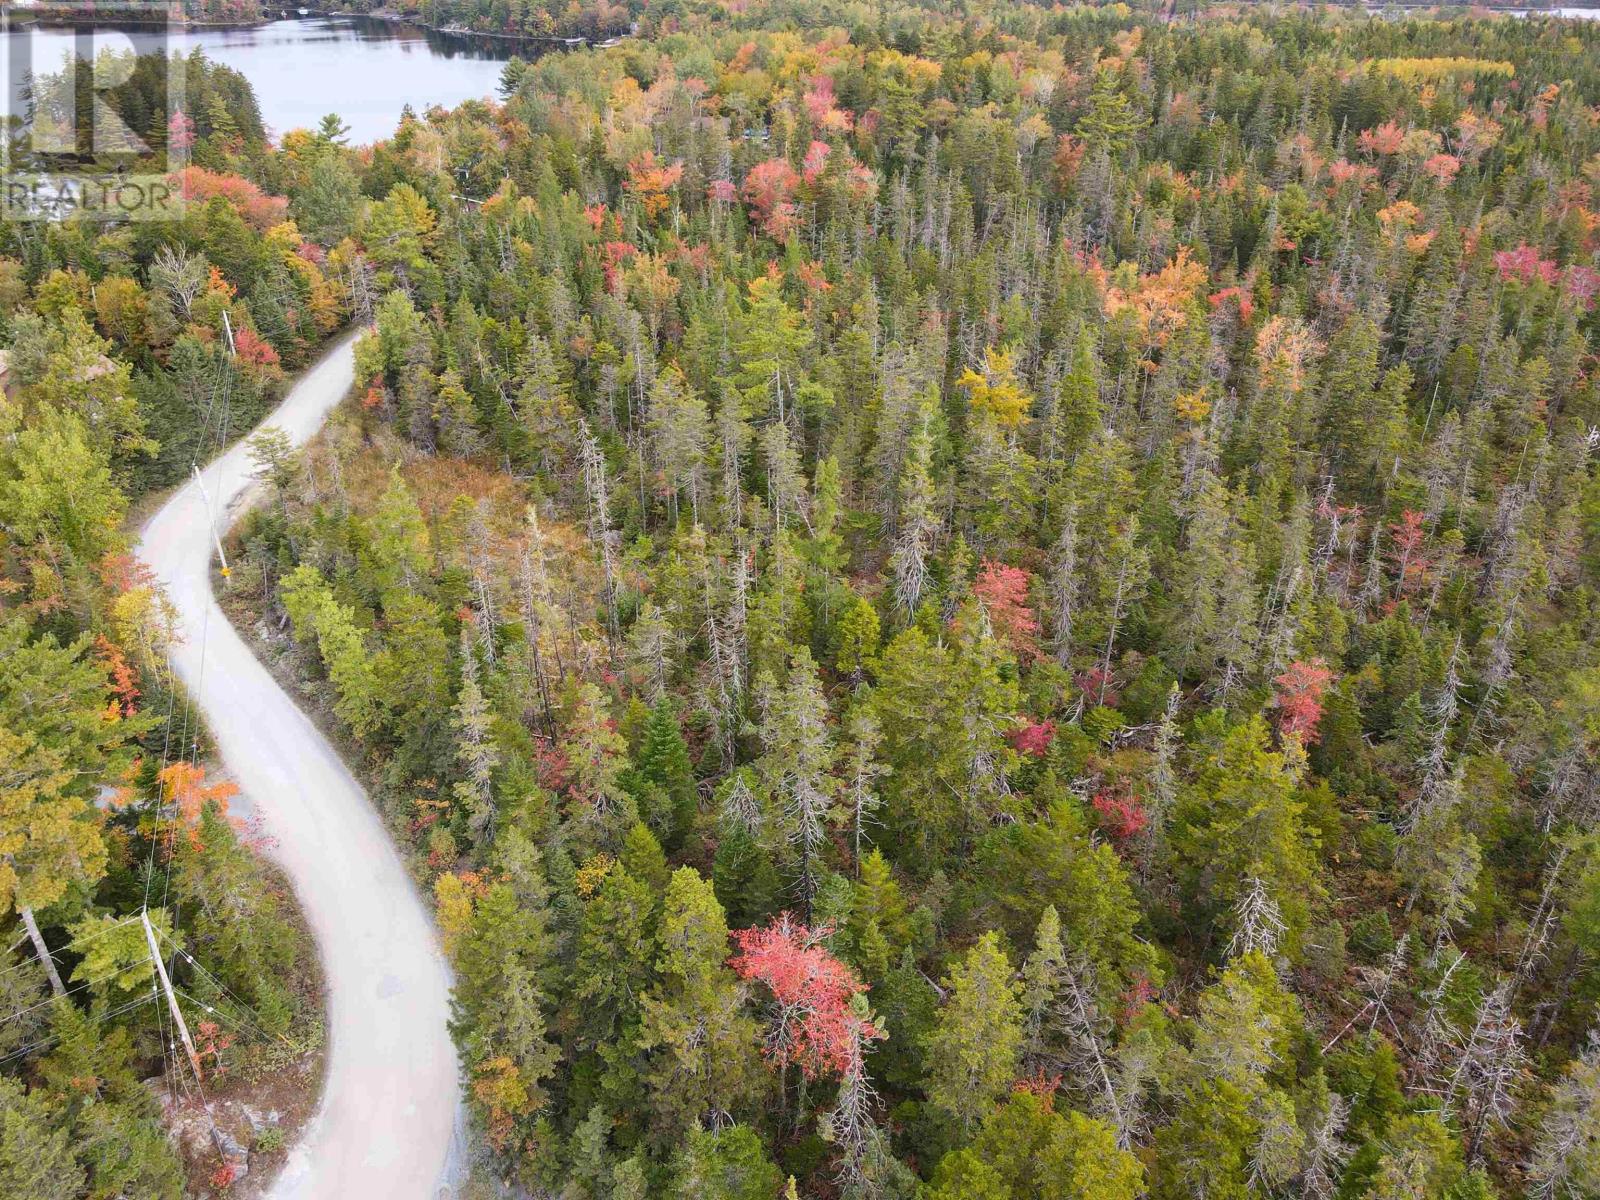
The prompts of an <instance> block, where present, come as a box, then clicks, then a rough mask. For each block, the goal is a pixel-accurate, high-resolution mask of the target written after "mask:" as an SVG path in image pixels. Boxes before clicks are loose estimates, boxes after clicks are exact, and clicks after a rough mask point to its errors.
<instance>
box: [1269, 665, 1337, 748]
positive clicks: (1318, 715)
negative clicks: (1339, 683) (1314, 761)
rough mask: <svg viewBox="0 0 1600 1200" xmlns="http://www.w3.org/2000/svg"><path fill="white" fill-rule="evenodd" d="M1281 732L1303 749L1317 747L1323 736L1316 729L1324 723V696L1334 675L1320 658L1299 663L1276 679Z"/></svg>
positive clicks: (1275, 701) (1276, 701) (1291, 666)
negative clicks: (1293, 739) (1298, 742)
mask: <svg viewBox="0 0 1600 1200" xmlns="http://www.w3.org/2000/svg"><path fill="white" fill-rule="evenodd" d="M1272 682H1273V683H1275V684H1277V685H1278V694H1277V698H1276V699H1275V700H1274V701H1273V703H1274V704H1275V705H1276V706H1277V709H1278V728H1279V730H1280V731H1281V732H1282V733H1283V736H1284V737H1289V736H1291V735H1293V736H1294V737H1297V738H1299V739H1300V741H1301V743H1302V744H1303V745H1307V746H1311V745H1315V744H1316V743H1317V742H1318V741H1320V740H1321V738H1322V734H1321V733H1320V732H1319V731H1318V729H1317V725H1318V724H1319V723H1320V722H1321V720H1322V694H1323V692H1324V691H1326V690H1327V687H1328V684H1330V683H1332V682H1333V672H1332V671H1330V670H1329V669H1328V668H1327V666H1326V665H1325V664H1324V663H1323V661H1322V659H1320V658H1313V659H1311V660H1310V661H1309V662H1302V661H1296V662H1292V663H1290V664H1289V669H1288V670H1286V671H1285V672H1284V673H1283V674H1282V675H1278V676H1276V677H1275V678H1274V679H1273V681H1272Z"/></svg>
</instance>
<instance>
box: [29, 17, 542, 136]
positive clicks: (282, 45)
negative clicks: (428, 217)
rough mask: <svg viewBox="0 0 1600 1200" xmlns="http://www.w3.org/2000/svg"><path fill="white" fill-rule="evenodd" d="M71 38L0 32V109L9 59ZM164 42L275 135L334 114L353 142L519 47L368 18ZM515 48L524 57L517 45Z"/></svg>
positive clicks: (44, 61)
mask: <svg viewBox="0 0 1600 1200" xmlns="http://www.w3.org/2000/svg"><path fill="white" fill-rule="evenodd" d="M75 40H77V41H79V42H80V45H79V50H78V52H79V54H80V55H81V54H84V53H85V50H84V49H83V45H82V44H81V43H82V41H83V40H84V39H82V38H81V36H80V37H79V38H77V39H75V37H74V33H73V31H72V30H70V29H33V30H28V31H26V32H20V31H16V30H12V31H10V32H7V33H4V34H0V70H4V71H6V72H7V74H8V78H7V79H6V85H7V86H6V88H5V90H4V92H3V93H0V98H3V99H4V102H5V104H6V108H5V109H4V110H0V111H4V112H11V111H15V110H16V108H17V107H18V105H17V87H18V85H19V84H20V82H21V81H20V79H18V78H15V76H16V75H18V74H19V73H20V67H19V66H18V64H25V63H26V62H27V60H28V58H29V56H30V55H31V58H32V62H33V65H34V68H35V69H36V70H40V71H46V70H54V69H56V68H58V67H59V65H60V63H61V62H62V58H63V56H64V55H65V54H66V53H67V52H68V51H69V50H71V49H72V48H73V45H74V42H75ZM166 44H167V45H168V46H170V47H171V48H172V49H174V50H179V51H182V52H184V53H187V52H188V51H189V50H191V49H193V48H194V47H196V46H198V47H200V49H202V50H203V51H204V52H205V55H206V57H207V58H209V59H211V60H212V61H214V62H219V63H223V64H225V65H227V66H230V67H233V68H234V69H235V70H237V71H240V72H242V73H243V74H244V76H245V78H246V79H248V80H249V81H250V84H251V86H252V87H254V88H255V93H256V99H257V100H258V101H259V103H260V105H261V117H262V120H264V121H265V122H266V123H267V126H268V128H269V129H270V130H271V131H272V132H273V133H274V134H275V135H282V134H284V133H286V132H288V131H289V130H291V129H299V128H312V127H315V125H316V124H317V122H318V121H320V120H321V119H322V116H323V114H325V113H329V112H337V113H338V114H339V115H340V116H341V117H343V118H344V120H345V123H346V124H347V125H349V126H350V140H351V142H352V143H360V142H374V141H377V140H379V139H380V138H385V137H388V136H389V135H390V134H392V133H393V132H394V127H395V125H396V124H397V123H398V121H399V119H400V110H401V109H402V108H404V107H405V106H406V105H407V104H410V105H411V106H412V108H414V109H416V110H417V111H418V112H421V111H422V110H423V109H424V108H426V107H428V106H429V105H431V104H443V105H445V106H447V107H452V106H454V105H457V104H460V103H461V102H462V101H463V100H478V99H482V98H483V97H485V96H491V95H493V94H494V93H495V90H496V88H497V87H498V85H499V82H500V68H501V66H502V65H503V64H504V63H505V61H506V60H507V59H508V58H510V57H511V55H512V53H513V51H514V50H516V49H518V48H517V47H515V46H514V45H513V44H512V43H510V42H502V41H495V40H493V39H486V38H470V37H459V36H454V35H443V34H435V33H429V32H426V31H424V30H420V29H415V28H411V27H408V26H403V25H398V24H395V23H393V22H390V21H379V20H374V19H372V18H370V17H308V18H303V19H299V20H293V21H274V22H273V23H271V24H270V25H263V26H260V27H259V28H254V29H203V30H195V31H192V32H189V33H185V34H181V35H175V36H174V37H173V38H172V39H171V40H170V41H168V42H167V43H166ZM101 47H110V48H111V49H114V50H127V49H130V48H133V49H137V50H139V51H140V52H141V53H143V52H147V51H149V50H151V49H158V48H160V43H158V42H157V41H156V40H155V39H153V38H152V37H151V36H150V35H148V34H145V33H137V32H118V31H114V30H99V31H96V32H95V33H94V34H93V49H90V50H89V51H88V53H89V54H94V53H97V52H98V50H99V48H101ZM520 53H521V54H522V56H523V57H524V58H527V57H530V52H529V51H528V49H526V48H521V50H520Z"/></svg>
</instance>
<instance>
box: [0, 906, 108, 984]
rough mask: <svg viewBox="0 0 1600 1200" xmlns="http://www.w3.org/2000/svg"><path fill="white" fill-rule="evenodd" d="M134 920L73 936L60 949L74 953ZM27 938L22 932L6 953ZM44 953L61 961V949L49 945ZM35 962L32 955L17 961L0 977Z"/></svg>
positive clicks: (0, 974)
mask: <svg viewBox="0 0 1600 1200" xmlns="http://www.w3.org/2000/svg"><path fill="white" fill-rule="evenodd" d="M136 920H138V918H137V917H123V918H122V920H120V921H118V922H116V924H114V925H107V926H106V927H105V928H104V929H101V930H98V931H96V932H95V933H91V934H90V935H89V936H88V937H86V938H73V939H72V941H70V942H68V943H67V944H66V945H65V946H64V947H62V950H71V951H73V952H74V953H76V952H77V948H78V947H79V946H87V945H88V944H89V943H90V942H94V941H98V940H99V939H100V938H103V937H105V936H106V934H108V933H112V932H115V931H116V930H118V929H121V928H122V927H123V926H124V925H126V924H127V923H128V922H129V921H136ZM27 938H28V935H27V934H23V935H22V936H21V937H20V938H18V939H17V940H16V941H15V942H13V943H12V944H11V947H10V950H7V951H6V953H8V954H9V953H10V952H11V950H15V949H16V948H17V947H18V946H20V945H22V943H23V942H25V941H26V940H27ZM45 953H46V954H48V955H49V956H50V957H51V959H53V960H54V961H55V962H57V963H61V957H60V955H61V951H60V950H52V949H50V947H49V946H46V947H45ZM36 962H39V959H38V958H37V957H34V958H30V959H25V960H24V961H22V962H19V963H17V964H15V965H14V966H10V967H7V968H6V969H5V970H3V971H0V979H4V978H5V977H6V976H7V975H10V974H12V973H14V972H16V971H23V970H26V969H27V968H28V967H30V966H32V965H33V964H34V963H36ZM39 965H41V966H43V965H44V964H43V963H40V964H39ZM62 965H63V966H65V965H66V964H65V963H62Z"/></svg>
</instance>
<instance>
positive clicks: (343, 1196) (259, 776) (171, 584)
mask: <svg viewBox="0 0 1600 1200" xmlns="http://www.w3.org/2000/svg"><path fill="white" fill-rule="evenodd" d="M354 344H355V340H354V338H353V337H350V338H346V339H344V340H342V341H341V342H340V343H339V344H338V345H337V346H335V347H334V348H333V349H332V350H331V351H329V352H328V354H327V355H326V356H325V357H324V358H323V359H322V360H321V361H320V362H318V363H317V364H316V365H315V366H314V367H312V368H311V369H310V370H309V371H307V372H306V374H305V375H304V376H303V377H302V378H301V379H300V381H299V383H297V384H296V385H295V387H294V388H293V390H292V391H290V393H289V395H288V396H287V397H286V398H285V400H284V401H283V403H282V404H281V405H279V406H278V408H277V409H276V410H275V411H274V412H273V413H272V414H271V415H270V416H268V417H267V419H266V420H265V421H264V422H263V424H264V425H275V426H277V427H278V428H279V429H282V430H284V431H285V432H286V433H287V434H289V436H290V438H292V439H293V441H294V442H295V444H297V445H299V444H303V443H304V442H306V441H307V440H309V439H310V437H311V436H312V435H313V434H314V433H315V432H316V431H317V429H318V428H319V427H320V426H321V425H322V422H323V421H324V419H326V417H327V415H328V413H329V412H330V411H332V409H333V408H334V407H335V406H336V405H337V404H338V403H339V401H340V400H342V399H343V398H344V396H345V394H346V393H347V392H348V391H349V388H350V384H351V380H352V377H353V375H354V370H355V366H354V353H353V349H354ZM202 475H203V478H204V480H205V492H206V493H208V494H209V497H210V507H209V511H210V512H212V513H215V514H216V515H217V522H218V525H219V526H220V527H223V528H226V526H227V525H228V524H229V523H230V522H231V521H232V519H233V517H234V515H235V513H234V509H235V507H236V506H238V505H239V504H240V502H241V500H242V499H243V498H244V496H245V493H246V491H247V489H248V487H249V485H250V484H251V482H252V480H251V477H250V461H249V455H248V452H247V450H246V448H245V445H244V443H243V442H241V443H239V444H238V445H236V446H234V447H233V448H232V449H231V450H229V451H228V452H227V453H226V454H224V455H223V456H222V457H221V458H219V459H217V460H216V461H214V462H213V463H212V464H211V465H210V466H209V467H207V468H206V469H205V471H204V472H203V473H202ZM212 552H213V551H212V534H211V519H210V517H209V516H208V506H207V504H206V500H205V498H204V496H203V495H202V493H201V490H200V489H199V488H198V487H197V486H196V485H195V483H194V481H193V480H192V479H191V480H190V482H189V484H188V485H187V486H186V487H184V488H182V489H181V490H179V491H178V492H177V494H175V495H174V496H173V497H172V498H171V499H170V500H168V501H167V503H166V504H165V505H164V506H163V507H162V508H161V510H160V511H159V512H158V513H156V515H155V516H154V517H152V518H151V519H150V521H149V523H148V524H147V525H146V526H145V528H144V531H143V534H142V536H141V540H140V544H139V556H140V557H141V558H142V559H143V560H144V561H145V562H146V563H148V564H149V565H150V567H151V568H152V569H153V570H154V572H155V574H156V577H157V578H158V579H160V580H161V582H162V583H163V584H165V585H166V589H167V595H168V596H169V597H170V598H171V600H172V603H173V605H174V606H175V607H176V609H177V612H178V622H179V628H180V630H181V633H182V637H183V642H182V644H181V645H179V646H178V647H176V649H175V650H174V653H173V658H174V661H175V662H176V666H177V671H178V675H179V676H180V678H182V680H183V681H184V683H185V684H186V685H187V686H188V687H189V688H190V690H191V691H192V692H193V694H194V695H195V696H196V697H197V698H198V702H199V705H200V708H201V710H202V711H203V712H204V713H205V719H206V721H207V722H208V723H209V725H210V728H211V730H212V731H213V733H214V734H215V736H216V741H217V746H218V748H219V750H220V751H221V754H222V758H223V761H224V762H225V763H226V764H227V766H228V768H229V770H230V771H231V773H232V774H233V776H234V778H235V779H236V780H237V781H238V784H239V786H240V788H241V789H242V791H243V793H244V799H245V800H246V801H247V802H248V804H249V805H250V807H251V808H252V809H253V810H254V811H255V812H256V813H258V814H259V815H260V818H261V822H262V826H263V829H264V832H265V833H266V834H267V835H268V836H269V837H270V838H271V839H272V841H273V844H274V848H273V850H272V856H273V858H274V859H275V860H276V861H277V862H278V863H280V864H281V865H282V867H283V869H284V870H285V871H286V872H287V873H288V876H289V879H290V880H291V881H292V882H293V884H294V888H295V892H296V894H297V895H298V897H299V900H300V904H301V906H302V908H303V909H304V910H305V914H306V919H307V920H308V922H309V923H310V926H311V932H312V933H313V934H314V935H315V937H316V940H317V947H318V950H319V952H320V954H321V957H322V964H323V969H324V971H325V974H326V978H327V986H328V1066H327V1078H326V1080H325V1083H324V1091H323V1097H322V1104H321V1107H320V1108H319V1110H318V1112H317V1115H316V1117H315V1118H314V1119H313V1120H312V1122H311V1123H310V1124H309V1125H308V1126H307V1128H306V1132H305V1134H304V1136H303V1137H302V1139H301V1141H300V1144H299V1145H298V1146H297V1147H296V1148H295V1149H294V1150H293V1151H292V1152H291V1153H290V1155H289V1160H288V1163H287V1164H286V1165H285V1167H284V1169H283V1172H282V1174H281V1175H280V1176H279V1177H278V1179H277V1181H276V1182H275V1184H274V1185H273V1187H272V1190H271V1192H270V1195H271V1196H272V1197H273V1198H274V1200H359V1198H362V1197H377V1198H381V1200H413V1198H415V1200H435V1198H436V1197H439V1196H448V1195H450V1194H451V1193H452V1190H453V1189H452V1184H453V1177H454V1175H455V1170H454V1163H455V1161H456V1160H457V1158H458V1155H457V1154H456V1152H455V1149H454V1143H455V1129H456V1125H457V1115H458V1108H459V1096H460V1087H459V1081H458V1078H457V1071H456V1056H455V1049H454V1047H453V1046H452V1045H451V1042H450V1037H449V1033H448V1032H447V1030H446V1028H445V1021H446V1019H447V1017H448V1013H449V1004H448V998H449V972H448V968H447V966H446V964H445V961H444V957H443V955H442V954H441V952H440V949H439V943H438V939H437V938H436V937H435V935H434V930H433V926H432V924H431V922H430V921H429V919H428V916H427V914H426V912H425V911H424V910H423V907H422V903H421V901H420V900H419V899H418V896H417V893H416V890H415V889H414V888H413V886H412V884H411V881H410V879H409V878H408V877H407V875H406V873H405V870H404V868H403V867H402V865H401V862H400V859H399V857H398V855H397V854H396V852H395V849H394V847H393V845H392V844H391V843H390V840H389V835H388V833H387V831H386V830H385V829H384V827H383V824H382V822H381V821H380V819H379V818H378V815H377V813H376V811H375V810H374V809H373V807H372V804H371V802H370V801H369V800H368V799H367V796H366V793H365V792H364V791H363V790H362V787H361V785H360V784H359V783H357V782H356V780H355V778H354V777H353V776H352V775H351V774H350V772H349V770H347V769H346V767H345V765H344V763H343V762H342V761H341V760H340V758H339V756H338V754H337V753H335V752H334V749H333V747H332V746H331V745H329V744H328V741H327V739H325V738H324V737H323V736H322V734H321V733H320V732H319V731H318V730H317V728H316V726H314V725H313V724H312V723H311V721H310V720H308V719H307V718H306V716H305V714H304V713H302V712H301V711H300V710H299V708H297V707H296V705H295V703H294V701H293V700H291V699H290V698H289V697H288V695H286V694H285V693H284V691H283V689H282V688H280V687H279V686H278V684H277V683H276V682H275V681H274V680H273V678H272V676H271V675H270V674H268V672H267V670H266V668H265V667H263V666H262V665H261V664H260V663H259V662H257V661H256V660H255V658H254V656H252V655H251V653H250V651H249V649H248V648H247V647H246V646H245V644H244V642H243V640H241V639H240V637H239V635H238V634H237V633H236V632H235V631H234V629H233V627H232V626H231V625H229V624H228V621H227V618H226V617H224V616H223V614H222V610H221V609H220V608H218V607H217V602H216V600H215V598H214V597H213V596H212V594H211V580H210V563H211V556H212Z"/></svg>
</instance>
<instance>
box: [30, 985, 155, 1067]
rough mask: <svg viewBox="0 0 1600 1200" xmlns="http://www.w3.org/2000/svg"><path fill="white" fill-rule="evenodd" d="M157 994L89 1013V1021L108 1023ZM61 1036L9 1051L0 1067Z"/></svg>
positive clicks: (56, 1034) (151, 993) (56, 1035)
mask: <svg viewBox="0 0 1600 1200" xmlns="http://www.w3.org/2000/svg"><path fill="white" fill-rule="evenodd" d="M158 994H159V993H157V992H156V991H155V990H154V989H152V990H151V992H150V994H149V995H148V996H144V997H142V998H140V999H138V1000H130V1001H129V1002H128V1003H126V1004H123V1005H121V1006H120V1007H117V1008H114V1009H112V1010H111V1011H110V1012H104V1013H101V1014H99V1015H98V1016H95V1015H94V1014H92V1013H91V1014H89V1019H90V1020H91V1021H94V1022H96V1023H99V1022H101V1021H109V1020H111V1019H112V1018H113V1017H120V1016H122V1015H123V1014H124V1013H128V1012H131V1011H133V1010H134V1009H136V1008H138V1007H139V1006H140V1005H141V1004H149V1003H150V1001H152V1000H154V999H155V998H156V996H157V995H158ZM61 1036H62V1035H61V1034H59V1033H53V1034H50V1035H49V1036H48V1037H43V1038H40V1039H39V1040H38V1041H34V1042H29V1043H28V1044H27V1045H26V1046H22V1047H19V1048H18V1049H16V1050H13V1051H11V1052H10V1053H9V1054H6V1055H4V1056H0V1065H3V1064H5V1063H7V1062H10V1061H11V1060H12V1059H13V1058H23V1057H26V1056H27V1055H29V1054H32V1053H33V1052H34V1051H36V1050H40V1049H43V1048H44V1047H46V1046H49V1045H51V1044H53V1043H55V1042H59V1041H60V1040H61Z"/></svg>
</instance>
